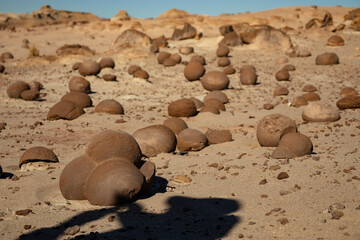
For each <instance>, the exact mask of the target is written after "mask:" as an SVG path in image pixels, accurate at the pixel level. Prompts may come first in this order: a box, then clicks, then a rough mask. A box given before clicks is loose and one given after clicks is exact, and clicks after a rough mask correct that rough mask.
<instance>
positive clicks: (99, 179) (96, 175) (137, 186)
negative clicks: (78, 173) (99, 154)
mask: <svg viewBox="0 0 360 240" xmlns="http://www.w3.org/2000/svg"><path fill="white" fill-rule="evenodd" d="M143 183H144V175H142V173H141V172H140V170H139V169H138V168H137V167H135V166H134V165H133V164H131V163H129V162H127V161H125V160H121V159H109V160H107V161H104V162H102V163H100V164H99V165H97V166H96V167H95V168H94V169H93V170H92V171H91V173H90V174H89V177H88V179H87V181H86V185H85V196H86V198H87V199H88V201H89V202H90V203H91V204H92V205H100V206H113V205H119V204H123V203H125V202H128V201H129V200H131V199H132V198H133V197H134V196H135V195H136V194H137V193H138V192H139V191H140V190H141V187H142V185H143Z"/></svg>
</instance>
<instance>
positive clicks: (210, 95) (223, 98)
mask: <svg viewBox="0 0 360 240" xmlns="http://www.w3.org/2000/svg"><path fill="white" fill-rule="evenodd" d="M210 98H217V99H219V100H220V101H221V102H222V103H224V104H225V103H228V102H229V98H228V97H227V95H226V94H225V93H224V92H222V91H217V90H215V91H211V92H208V93H207V94H206V96H205V97H204V102H205V101H206V100H208V99H210Z"/></svg>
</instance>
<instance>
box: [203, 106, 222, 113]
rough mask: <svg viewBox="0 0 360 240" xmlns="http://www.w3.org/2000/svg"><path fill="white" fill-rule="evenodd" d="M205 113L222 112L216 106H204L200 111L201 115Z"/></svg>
mask: <svg viewBox="0 0 360 240" xmlns="http://www.w3.org/2000/svg"><path fill="white" fill-rule="evenodd" d="M204 112H210V113H213V114H220V110H219V108H217V107H214V106H204V107H202V108H201V109H200V113H204Z"/></svg>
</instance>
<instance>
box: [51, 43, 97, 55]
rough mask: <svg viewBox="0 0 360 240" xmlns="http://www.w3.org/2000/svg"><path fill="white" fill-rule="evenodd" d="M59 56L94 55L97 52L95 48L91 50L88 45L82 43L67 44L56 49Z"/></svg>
mask: <svg viewBox="0 0 360 240" xmlns="http://www.w3.org/2000/svg"><path fill="white" fill-rule="evenodd" d="M56 54H57V55H58V56H66V55H84V56H92V55H94V54H95V51H94V50H91V49H90V48H89V47H88V46H85V45H81V44H65V45H63V46H61V47H59V48H58V49H57V50H56Z"/></svg>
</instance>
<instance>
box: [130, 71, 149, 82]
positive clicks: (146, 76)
mask: <svg viewBox="0 0 360 240" xmlns="http://www.w3.org/2000/svg"><path fill="white" fill-rule="evenodd" d="M133 77H135V78H142V79H145V80H148V79H149V77H150V76H149V73H148V72H147V71H145V70H142V69H140V70H137V71H136V72H134V74H133Z"/></svg>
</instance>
